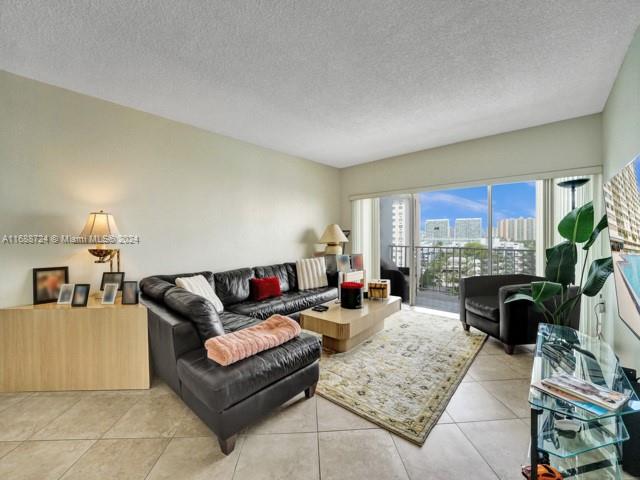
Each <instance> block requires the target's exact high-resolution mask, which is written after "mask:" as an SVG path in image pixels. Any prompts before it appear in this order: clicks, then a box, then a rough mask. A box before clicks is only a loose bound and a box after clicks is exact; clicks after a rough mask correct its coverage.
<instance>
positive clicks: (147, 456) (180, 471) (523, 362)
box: [0, 340, 532, 480]
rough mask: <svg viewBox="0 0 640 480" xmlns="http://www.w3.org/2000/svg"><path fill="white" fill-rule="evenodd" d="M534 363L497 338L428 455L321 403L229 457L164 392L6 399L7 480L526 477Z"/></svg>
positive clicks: (0, 398) (162, 388)
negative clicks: (504, 347)
mask: <svg viewBox="0 0 640 480" xmlns="http://www.w3.org/2000/svg"><path fill="white" fill-rule="evenodd" d="M531 362H532V356H531V352H530V351H529V350H527V349H525V348H520V349H518V351H517V353H516V354H515V355H513V356H508V355H505V354H504V353H503V350H502V348H501V346H500V345H499V344H498V343H497V342H495V341H493V340H489V341H488V342H487V343H486V344H485V345H484V347H483V348H482V351H481V352H480V354H479V355H478V357H477V358H476V360H475V362H474V363H473V365H472V367H471V368H470V370H469V372H468V374H467V376H466V378H465V381H464V382H463V383H462V384H461V385H460V387H459V388H458V390H457V392H456V394H455V395H454V397H453V399H452V400H451V402H450V404H449V406H448V408H447V411H446V413H445V414H444V415H443V416H442V417H441V418H440V421H439V423H438V425H436V426H435V427H434V429H433V430H432V431H431V434H430V435H429V437H428V439H427V441H426V443H425V444H424V445H423V446H422V447H417V446H415V445H413V444H411V443H409V442H407V441H405V440H402V439H401V438H399V437H397V436H395V435H392V434H390V433H389V432H387V431H386V430H382V429H380V428H377V427H376V426H375V425H373V424H371V423H369V422H367V421H366V420H364V419H362V418H360V417H358V416H356V415H354V414H352V413H350V412H348V411H346V410H344V409H342V408H340V407H338V406H336V405H334V404H332V403H330V402H328V401H327V400H325V399H323V398H321V397H318V396H316V397H314V398H312V399H310V400H306V399H305V398H304V396H303V395H300V396H298V397H296V398H294V399H293V400H291V401H290V402H288V404H286V405H285V406H283V407H282V408H280V409H279V410H278V411H276V412H274V413H273V414H272V415H270V416H269V417H268V418H266V419H264V420H263V421H262V422H260V423H259V424H256V425H254V426H252V427H251V428H248V429H247V430H246V431H245V432H244V433H243V434H242V435H241V436H240V438H239V440H238V443H237V445H236V449H235V451H234V452H233V453H232V454H231V455H229V456H224V455H223V454H222V453H221V452H220V450H219V448H218V444H217V442H216V440H215V438H213V437H212V435H211V434H210V432H209V431H208V429H207V428H206V427H205V426H204V425H203V424H202V423H201V422H200V420H199V419H198V418H196V417H195V416H194V415H193V414H192V413H191V411H190V410H189V409H188V408H187V407H186V406H185V405H184V404H183V403H182V402H181V400H180V399H179V398H178V397H177V396H176V395H175V394H174V393H173V392H172V391H171V390H170V389H169V388H168V387H167V386H166V385H163V384H162V383H155V384H154V387H153V388H152V389H151V390H149V391H142V392H140V391H138V392H77V393H76V392H74V393H54V394H51V393H34V394H0V479H5V478H6V479H12V480H18V479H37V480H43V479H52V480H53V479H59V478H61V479H65V480H68V479H82V480H92V479H101V480H102V479H149V480H160V479H172V480H196V479H197V480H205V479H207V480H208V479H211V480H214V479H215V480H225V479H228V480H230V479H235V480H259V479H287V480H295V479H305V480H306V479H323V480H333V479H336V480H343V479H344V480H348V479H366V480H377V479H384V480H387V479H412V480H419V479H420V480H422V479H461V478H474V479H497V478H500V479H520V478H522V477H521V476H520V473H519V470H520V465H521V463H523V462H524V461H525V459H526V455H527V448H528V423H527V416H528V414H529V411H528V408H527V390H528V383H527V378H528V376H529V369H530V368H531Z"/></svg>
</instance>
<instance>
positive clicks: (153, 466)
mask: <svg viewBox="0 0 640 480" xmlns="http://www.w3.org/2000/svg"><path fill="white" fill-rule="evenodd" d="M161 439H162V438H161ZM173 439H174V437H171V438H169V439H168V441H167V443H166V445H165V446H164V448H163V449H162V452H160V455H158V458H156V461H155V462H153V465H151V467H150V468H149V470H148V471H147V474H146V475H145V476H144V478H145V480H146V479H147V478H149V475H151V472H152V471H153V469H154V468H155V467H156V465H157V464H158V462H159V461H160V457H162V455H164V452H166V451H167V448H169V444H170V443H171V442H173ZM154 440H155V439H154ZM164 440H166V438H164Z"/></svg>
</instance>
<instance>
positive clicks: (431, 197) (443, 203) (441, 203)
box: [420, 182, 536, 230]
mask: <svg viewBox="0 0 640 480" xmlns="http://www.w3.org/2000/svg"><path fill="white" fill-rule="evenodd" d="M535 215H536V184H535V182H522V183H509V184H504V185H494V186H493V224H494V226H496V225H497V223H498V221H499V220H501V219H503V218H518V217H535ZM420 218H421V222H420V229H421V230H424V223H425V220H427V219H437V218H448V219H449V224H450V226H451V227H454V226H455V221H456V218H481V219H482V227H483V228H484V229H486V228H487V187H472V188H456V189H451V190H441V191H438V192H425V193H421V194H420Z"/></svg>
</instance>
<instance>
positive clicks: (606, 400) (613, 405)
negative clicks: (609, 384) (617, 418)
mask: <svg viewBox="0 0 640 480" xmlns="http://www.w3.org/2000/svg"><path fill="white" fill-rule="evenodd" d="M542 384H543V385H544V386H546V387H549V388H553V389H556V390H560V391H562V392H565V393H568V394H569V395H572V396H574V397H578V398H579V399H580V400H584V401H587V402H589V403H593V404H595V405H598V406H600V407H603V408H606V409H607V410H618V409H619V408H620V407H622V406H623V405H624V404H625V403H627V400H629V395H627V394H624V393H620V392H614V391H613V390H610V389H608V388H606V387H602V386H600V385H595V384H593V383H591V382H585V381H584V380H581V379H579V378H576V377H574V376H573V375H568V374H566V373H563V374H560V375H554V376H552V377H549V378H545V379H544V380H542Z"/></svg>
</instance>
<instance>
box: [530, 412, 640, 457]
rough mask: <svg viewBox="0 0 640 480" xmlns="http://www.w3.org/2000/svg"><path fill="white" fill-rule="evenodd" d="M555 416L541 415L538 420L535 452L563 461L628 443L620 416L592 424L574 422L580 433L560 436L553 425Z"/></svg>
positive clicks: (546, 413) (550, 413)
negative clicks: (545, 453) (536, 450)
mask: <svg viewBox="0 0 640 480" xmlns="http://www.w3.org/2000/svg"><path fill="white" fill-rule="evenodd" d="M556 418H557V417H556V414H554V413H552V412H545V414H543V415H542V416H541V417H539V420H538V422H539V424H540V425H541V427H540V430H539V433H538V450H539V451H543V452H547V453H548V454H550V455H553V456H556V457H560V458H567V457H574V456H576V455H580V454H583V453H586V452H589V451H591V450H595V449H598V448H602V447H606V446H608V445H615V444H617V443H620V442H624V441H626V440H629V433H628V432H627V429H626V428H625V426H624V423H623V422H622V419H621V418H620V417H607V418H603V419H601V420H595V421H592V422H582V421H577V423H578V424H579V425H580V431H579V432H576V433H575V434H572V433H562V432H561V431H560V430H559V429H558V428H557V426H556V421H555V420H556Z"/></svg>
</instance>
